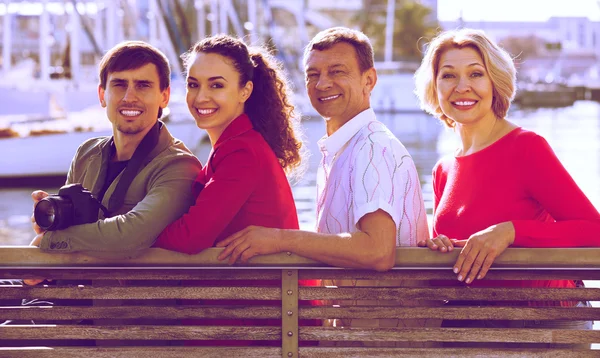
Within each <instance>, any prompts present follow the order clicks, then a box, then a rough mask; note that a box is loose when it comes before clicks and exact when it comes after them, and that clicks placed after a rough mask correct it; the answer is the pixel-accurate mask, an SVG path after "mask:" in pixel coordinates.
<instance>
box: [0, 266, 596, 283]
mask: <svg viewBox="0 0 600 358" xmlns="http://www.w3.org/2000/svg"><path fill="white" fill-rule="evenodd" d="M41 276H44V278H54V279H63V280H165V281H171V280H173V281H174V280H198V279H203V280H228V281H229V280H279V278H280V277H281V274H280V270H279V269H253V270H248V269H247V268H240V269H225V268H224V269H223V270H222V271H220V270H215V269H202V268H198V269H177V268H172V269H136V268H132V267H124V268H119V269H98V268H78V269H77V270H63V269H53V268H43V269H40V268H36V269H18V268H6V267H5V268H2V267H0V277H2V278H5V279H23V278H38V277H41ZM299 278H300V279H301V280H313V279H352V280H450V281H456V274H455V273H453V272H452V270H450V269H449V268H444V269H427V270H423V269H407V268H396V269H393V270H391V271H388V272H372V271H367V270H352V269H302V270H300V271H299ZM484 280H600V270H529V269H527V270H517V269H511V270H508V269H506V270H491V271H489V272H488V274H487V275H486V277H485V278H484Z"/></svg>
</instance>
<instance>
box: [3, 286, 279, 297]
mask: <svg viewBox="0 0 600 358" xmlns="http://www.w3.org/2000/svg"><path fill="white" fill-rule="evenodd" d="M0 297H2V298H3V299H22V298H32V299H33V298H37V299H44V300H48V299H49V300H51V299H136V300H156V299H206V300H225V299H239V300H279V299H280V298H281V288H280V287H168V288H167V289H157V288H156V287H92V286H86V287H29V286H25V287H20V286H4V287H0Z"/></svg>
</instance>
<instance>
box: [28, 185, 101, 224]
mask: <svg viewBox="0 0 600 358" xmlns="http://www.w3.org/2000/svg"><path fill="white" fill-rule="evenodd" d="M103 208H104V207H103V206H102V204H101V203H100V202H99V201H98V199H96V198H94V196H93V195H92V193H90V191H89V190H87V189H85V188H84V187H83V186H82V185H81V184H69V185H65V186H63V187H62V188H60V189H59V190H58V195H49V196H48V197H46V198H44V199H42V200H40V201H39V202H38V203H37V204H36V206H35V209H34V210H33V215H34V218H35V222H36V223H37V224H38V225H39V227H41V228H42V229H44V230H48V231H52V230H61V229H66V228H68V227H69V226H72V225H80V224H88V223H92V222H95V221H97V220H98V210H100V209H103Z"/></svg>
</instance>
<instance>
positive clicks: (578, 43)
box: [440, 17, 600, 58]
mask: <svg viewBox="0 0 600 358" xmlns="http://www.w3.org/2000/svg"><path fill="white" fill-rule="evenodd" d="M440 24H441V26H442V28H444V29H447V30H448V29H454V28H459V27H470V28H475V29H481V30H484V31H485V32H486V34H488V35H489V36H490V37H491V38H493V39H494V40H495V41H498V42H499V41H502V39H503V38H506V37H509V36H515V37H519V36H529V35H535V36H538V37H540V38H542V39H544V40H546V41H547V42H549V43H560V44H561V45H562V49H563V51H564V52H565V53H569V52H573V53H593V54H595V56H596V58H600V21H591V20H590V19H588V18H587V17H552V18H550V19H549V20H548V21H546V22H484V21H461V20H456V21H442V22H441V23H440Z"/></svg>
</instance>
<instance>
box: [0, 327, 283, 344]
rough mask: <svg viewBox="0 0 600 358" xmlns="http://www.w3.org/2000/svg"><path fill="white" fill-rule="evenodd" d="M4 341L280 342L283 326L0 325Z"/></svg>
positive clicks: (0, 334)
mask: <svg viewBox="0 0 600 358" xmlns="http://www.w3.org/2000/svg"><path fill="white" fill-rule="evenodd" d="M0 337H1V339H7V340H12V339H19V340H21V339H35V340H46V339H52V340H55V339H93V340H107V339H110V340H130V339H135V340H276V341H279V340H281V328H280V327H253V326H244V327H217V326H146V325H144V326H101V327H100V326H99V327H96V326H87V325H76V326H69V325H64V326H63V325H58V326H55V325H35V326H32V325H26V326H25V325H23V326H21V325H8V326H0Z"/></svg>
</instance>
